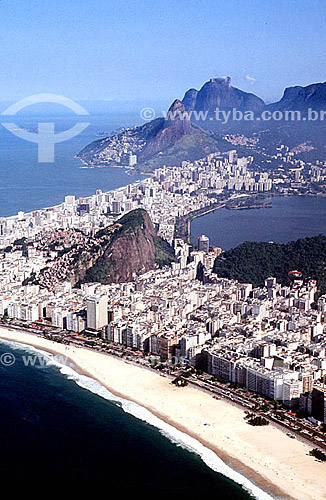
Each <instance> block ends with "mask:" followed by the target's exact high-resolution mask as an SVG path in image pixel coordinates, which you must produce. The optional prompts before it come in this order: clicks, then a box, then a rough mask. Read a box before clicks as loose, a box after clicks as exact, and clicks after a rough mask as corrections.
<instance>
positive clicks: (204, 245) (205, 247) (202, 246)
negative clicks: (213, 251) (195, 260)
mask: <svg viewBox="0 0 326 500" xmlns="http://www.w3.org/2000/svg"><path fill="white" fill-rule="evenodd" d="M198 250H201V251H202V252H209V238H208V236H205V234H202V235H201V236H199V238H198Z"/></svg>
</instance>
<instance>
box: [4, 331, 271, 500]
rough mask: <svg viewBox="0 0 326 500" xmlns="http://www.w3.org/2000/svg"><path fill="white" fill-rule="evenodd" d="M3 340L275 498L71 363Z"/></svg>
mask: <svg viewBox="0 0 326 500" xmlns="http://www.w3.org/2000/svg"><path fill="white" fill-rule="evenodd" d="M0 342H1V343H7V344H10V346H11V348H14V349H23V350H25V351H27V352H33V353H35V352H37V353H40V354H41V355H42V356H44V357H45V358H46V359H47V360H48V362H47V366H51V365H52V366H56V367H57V368H59V370H60V372H61V373H62V374H63V375H64V376H66V377H67V378H68V379H70V380H73V381H74V382H76V384H77V385H79V386H80V387H82V388H83V389H86V390H88V391H90V392H92V393H93V394H97V395H98V396H100V397H102V398H104V399H107V400H108V401H112V402H113V403H115V404H116V405H118V406H120V407H121V408H122V410H123V411H125V412H126V413H129V414H130V415H133V416H134V417H136V418H137V419H139V420H143V421H144V422H146V423H148V424H149V425H151V426H153V427H156V428H157V429H158V430H159V432H160V433H161V434H162V435H164V436H165V437H167V438H168V439H169V440H170V441H171V442H172V443H174V444H176V445H177V446H180V447H182V448H184V449H186V450H188V451H190V452H192V453H196V454H197V455H199V456H200V457H201V459H202V461H203V462H204V463H205V464H206V465H207V466H208V467H209V468H210V469H212V470H214V471H215V472H218V473H219V474H222V475H223V476H225V477H227V478H229V479H231V480H232V481H234V482H235V483H237V484H240V485H241V486H242V487H243V488H244V489H245V490H246V491H247V492H248V493H250V495H252V496H253V497H255V498H256V499H258V500H273V497H272V496H271V495H270V494H268V493H266V492H265V491H263V490H262V489H261V488H259V487H258V486H256V485H255V484H254V483H252V482H251V481H250V480H249V479H248V478H246V477H245V476H243V475H242V474H240V473H239V472H237V471H235V470H233V469H232V468H231V467H229V466H228V465H227V464H225V463H224V462H223V460H221V459H220V458H219V457H218V456H217V455H216V454H215V453H214V452H213V451H212V450H210V449H209V448H207V447H206V446H204V445H203V444H201V443H200V442H199V441H198V440H196V439H194V438H193V437H191V436H189V435H188V434H186V433H184V432H182V431H179V430H178V429H176V428H175V427H173V426H172V425H170V424H167V423H166V422H164V421H163V420H161V419H160V418H158V417H157V416H156V415H154V414H153V413H151V412H150V411H149V410H147V409H146V408H144V407H143V406H141V405H139V404H137V403H134V402H132V401H128V400H126V399H123V398H120V397H118V396H115V395H114V394H113V393H111V392H110V391H109V390H108V389H106V388H105V387H104V386H103V385H102V384H101V383H100V382H98V381H97V380H94V379H92V378H90V377H87V376H86V375H81V374H79V373H78V372H77V371H75V370H74V369H73V368H71V367H70V366H67V365H63V364H62V363H60V362H59V361H58V359H57V358H56V357H53V356H51V354H50V353H48V352H46V351H42V350H41V349H37V348H34V347H32V346H28V345H26V344H21V343H18V342H12V341H5V340H2V339H0ZM274 498H275V497H274ZM278 498H280V497H278Z"/></svg>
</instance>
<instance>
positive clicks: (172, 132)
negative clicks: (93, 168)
mask: <svg viewBox="0 0 326 500" xmlns="http://www.w3.org/2000/svg"><path fill="white" fill-rule="evenodd" d="M309 109H312V110H315V111H320V110H326V82H324V83H315V84H312V85H308V86H306V87H300V86H295V87H289V88H286V89H285V91H284V94H283V97H282V98H281V99H280V100H279V101H277V102H274V103H272V104H266V103H265V102H264V101H263V100H262V99H260V98H259V97H257V96H256V95H255V94H252V93H248V92H244V91H242V90H240V89H238V88H235V87H232V85H231V78H230V77H226V78H212V79H210V80H209V81H208V82H206V83H205V84H204V85H203V86H202V87H201V88H200V89H199V90H196V89H194V88H192V89H189V90H188V91H187V92H186V93H185V95H184V97H183V99H182V101H180V100H179V99H176V100H175V101H174V102H173V103H172V105H171V106H170V108H169V110H168V112H167V114H166V116H165V117H160V118H156V119H154V120H152V121H150V122H148V123H145V124H144V125H142V126H139V127H133V128H130V129H127V130H126V131H123V132H121V133H120V134H115V135H112V136H110V137H107V138H105V139H100V140H98V141H94V142H92V143H91V144H89V145H88V146H86V147H85V148H84V149H83V150H82V151H81V152H80V153H79V155H78V156H77V157H78V158H80V159H82V160H83V161H85V162H86V163H88V164H92V165H97V166H101V165H112V164H114V165H117V164H119V165H121V166H123V165H128V155H130V154H135V155H137V163H138V164H139V165H141V168H142V170H152V169H153V168H154V167H155V168H156V167H157V166H159V165H163V164H165V165H178V164H181V162H182V161H183V160H189V161H194V160H196V159H199V158H201V157H204V156H206V155H207V154H209V153H212V152H216V151H221V150H225V149H227V148H229V149H230V144H229V143H227V142H226V141H225V136H224V134H230V133H231V134H243V135H245V136H247V137H248V136H249V137H250V136H253V135H255V136H256V137H258V138H259V140H260V141H261V142H260V144H261V145H263V146H264V145H266V146H267V147H269V146H270V145H271V144H272V145H273V144H277V143H279V142H281V143H282V141H284V140H286V141H287V145H289V146H290V147H294V146H296V145H298V144H300V143H302V142H305V141H308V142H311V141H312V142H313V144H314V147H313V149H314V150H318V154H319V155H320V154H321V155H322V156H323V155H325V148H324V138H325V133H324V132H325V129H326V126H325V121H326V120H325V121H324V119H319V116H320V115H318V119H314V120H312V121H309V120H308V119H307V118H306V115H307V113H308V110H309ZM216 110H219V112H223V113H224V115H223V116H221V115H219V118H217V115H216ZM234 110H236V111H238V112H241V113H243V114H245V113H246V115H247V116H248V113H249V114H250V118H249V119H239V117H238V116H236V117H235V116H234V114H233V111H234ZM275 111H281V112H284V111H299V112H300V113H302V116H303V115H304V116H305V117H304V118H302V119H301V121H300V120H298V119H297V118H295V119H294V120H292V121H291V119H290V120H288V119H285V118H284V117H283V116H281V118H280V117H279V115H277V118H275V119H274V118H272V119H269V120H265V119H261V116H263V115H264V114H267V115H268V113H269V114H272V113H274V112H275ZM200 113H202V114H201V115H200ZM198 114H199V115H198ZM262 114H263V115H262ZM325 118H326V117H325ZM322 156H321V158H322Z"/></svg>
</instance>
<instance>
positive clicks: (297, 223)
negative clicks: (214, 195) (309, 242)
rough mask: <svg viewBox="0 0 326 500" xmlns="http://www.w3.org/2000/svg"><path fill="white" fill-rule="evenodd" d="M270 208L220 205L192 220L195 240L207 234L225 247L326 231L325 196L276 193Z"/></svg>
mask: <svg viewBox="0 0 326 500" xmlns="http://www.w3.org/2000/svg"><path fill="white" fill-rule="evenodd" d="M269 201H271V202H272V207H271V208H259V209H252V210H228V209H226V208H221V209H218V210H215V211H214V212H210V213H208V214H206V215H203V216H202V217H198V218H197V219H194V220H193V221H192V223H191V236H192V242H193V243H194V244H196V243H197V239H198V236H200V235H201V234H206V236H208V237H209V239H210V243H211V244H212V245H216V246H218V247H221V248H223V250H228V249H230V248H233V247H236V246H237V245H240V243H243V242H244V241H274V242H275V243H286V242H288V241H292V240H297V239H298V238H305V237H307V236H316V235H318V234H326V197H322V196H275V197H272V198H271V199H270V200H269Z"/></svg>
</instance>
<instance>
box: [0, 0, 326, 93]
mask: <svg viewBox="0 0 326 500" xmlns="http://www.w3.org/2000/svg"><path fill="white" fill-rule="evenodd" d="M325 18H326V0H265V1H264V0H260V1H258V0H257V1H256V0H128V1H125V0H1V1H0V62H1V71H0V100H7V99H14V100H15V99H21V98H24V97H27V96H30V95H34V94H38V93H55V94H59V95H63V96H65V97H68V98H70V99H74V100H75V99H78V100H80V99H90V100H113V101H146V100H148V101H160V100H163V101H172V100H173V99H174V98H182V97H183V95H184V92H185V91H186V90H187V89H189V88H192V87H194V88H197V89H199V88H200V87H201V86H202V85H203V84H204V82H205V81H207V80H208V79H209V78H212V77H220V76H227V75H228V76H231V78H232V85H233V86H235V87H238V88H241V89H242V90H245V91H247V92H253V93H255V94H256V95H258V96H259V97H261V98H263V99H264V100H265V101H267V102H271V101H274V100H278V99H280V98H281V96H282V93H283V91H284V88H285V87H288V86H293V85H308V84H310V83H314V82H319V81H325V80H326V58H325V49H326V30H325V21H324V20H325Z"/></svg>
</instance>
